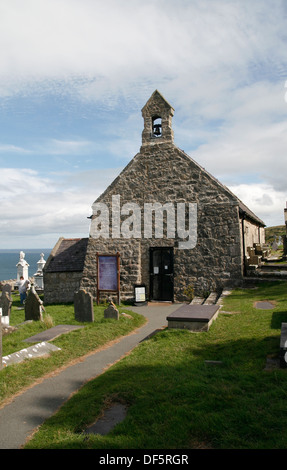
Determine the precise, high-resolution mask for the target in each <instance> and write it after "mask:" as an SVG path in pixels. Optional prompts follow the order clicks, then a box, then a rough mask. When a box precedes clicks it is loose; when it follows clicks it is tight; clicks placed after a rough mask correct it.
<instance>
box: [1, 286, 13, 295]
mask: <svg viewBox="0 0 287 470" xmlns="http://www.w3.org/2000/svg"><path fill="white" fill-rule="evenodd" d="M3 292H7V293H8V294H9V297H11V292H12V286H10V284H5V285H4V286H3V287H2V293H3Z"/></svg>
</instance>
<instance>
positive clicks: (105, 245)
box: [80, 238, 141, 301]
mask: <svg viewBox="0 0 287 470" xmlns="http://www.w3.org/2000/svg"><path fill="white" fill-rule="evenodd" d="M140 249H141V246H140V243H139V241H138V240H133V239H132V240H117V239H115V240H114V239H111V240H103V239H102V240H94V239H92V238H90V239H89V242H88V246H87V253H86V259H85V265H84V270H83V275H82V279H81V283H80V287H81V289H85V290H86V291H87V292H89V293H90V294H91V295H92V296H93V298H94V300H96V298H97V253H98V254H99V255H107V254H109V255H116V254H117V252H119V253H120V288H121V299H122V300H127V299H132V298H133V296H134V285H135V284H138V283H139V282H140V279H141V274H140V273H141V256H140ZM109 296H110V297H111V298H114V296H113V295H111V294H109V293H101V295H100V301H101V300H104V299H106V298H108V297H109ZM115 299H116V297H115V298H114V300H115Z"/></svg>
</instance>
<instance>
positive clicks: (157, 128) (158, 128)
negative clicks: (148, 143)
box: [152, 116, 162, 137]
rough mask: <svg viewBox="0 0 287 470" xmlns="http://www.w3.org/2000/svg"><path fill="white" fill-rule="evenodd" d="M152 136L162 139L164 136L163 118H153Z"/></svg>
mask: <svg viewBox="0 0 287 470" xmlns="http://www.w3.org/2000/svg"><path fill="white" fill-rule="evenodd" d="M152 136H153V137H161V136H162V124H161V117H160V116H154V117H153V118H152Z"/></svg>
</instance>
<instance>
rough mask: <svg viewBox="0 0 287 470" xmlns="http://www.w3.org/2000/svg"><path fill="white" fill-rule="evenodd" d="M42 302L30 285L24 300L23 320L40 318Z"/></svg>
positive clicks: (42, 308)
mask: <svg viewBox="0 0 287 470" xmlns="http://www.w3.org/2000/svg"><path fill="white" fill-rule="evenodd" d="M42 310H44V307H43V302H42V300H41V299H40V297H39V296H38V294H37V292H36V291H35V287H34V286H33V285H32V287H31V289H30V290H29V291H28V295H27V298H26V300H25V321H27V320H36V321H37V320H42Z"/></svg>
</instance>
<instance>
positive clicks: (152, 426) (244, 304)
mask: <svg viewBox="0 0 287 470" xmlns="http://www.w3.org/2000/svg"><path fill="white" fill-rule="evenodd" d="M286 292H287V283H286V282H278V283H273V284H272V283H265V284H264V285H262V286H260V287H259V288H257V289H250V290H245V289H244V290H240V289H237V290H235V291H233V293H232V295H230V296H229V297H227V298H226V300H225V302H224V308H223V311H222V312H221V313H220V315H219V317H218V319H217V320H216V321H215V322H214V323H213V324H212V327H211V329H210V330H209V332H207V333H190V332H188V331H184V330H177V331H176V330H168V329H166V330H164V331H163V332H161V333H158V334H157V335H156V336H154V337H153V338H151V339H150V340H148V341H145V342H144V343H141V344H140V345H139V346H138V347H137V348H136V349H135V350H134V351H133V352H132V353H131V354H130V355H129V356H127V357H126V358H124V359H123V360H122V361H120V362H119V363H117V364H115V365H114V366H113V367H111V368H110V369H109V370H108V371H107V372H106V373H105V374H103V375H101V376H100V377H98V378H97V379H95V380H92V381H91V382H89V383H88V384H87V385H86V386H84V387H83V388H82V389H81V391H80V392H79V393H77V394H76V395H74V396H73V397H72V398H71V400H69V401H68V402H67V403H66V404H65V405H64V406H63V407H62V408H61V409H60V410H59V412H58V413H57V414H55V415H54V416H53V417H51V418H50V419H49V420H47V421H46V423H45V424H44V425H43V426H42V427H41V428H40V430H39V432H38V433H37V434H35V436H34V438H33V439H32V440H31V441H30V443H29V444H28V445H27V447H30V448H61V449H62V448H93V449H133V448H134V449H187V448H223V449H228V448H242V449H258V448H260V449H263V448H267V449H273V448H284V449H286V448H287V413H286V408H287V405H286V403H287V402H286V400H287V376H286V374H287V371H286V370H284V369H275V370H272V371H265V370H264V367H265V364H266V358H267V356H269V357H275V356H277V355H278V354H279V340H280V328H281V322H282V321H287V297H286ZM266 299H268V300H270V301H274V302H275V303H276V307H275V308H274V310H258V309H256V308H255V307H254V302H255V301H257V300H266ZM224 312H225V313H224ZM226 312H229V313H226ZM205 360H213V361H222V364H221V365H220V364H219V365H210V364H207V363H206V362H205ZM112 401H122V402H124V403H126V404H127V405H128V414H127V417H126V419H125V420H124V421H123V422H122V423H120V424H118V425H117V426H116V427H115V428H114V430H113V431H111V432H110V433H109V434H108V435H106V436H100V435H89V436H86V435H85V434H83V433H82V431H83V430H84V428H85V426H86V425H87V424H88V423H92V422H93V421H94V420H95V419H96V417H97V416H99V415H100V413H101V412H102V411H103V409H104V408H105V407H106V406H108V404H109V403H111V402H112Z"/></svg>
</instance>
